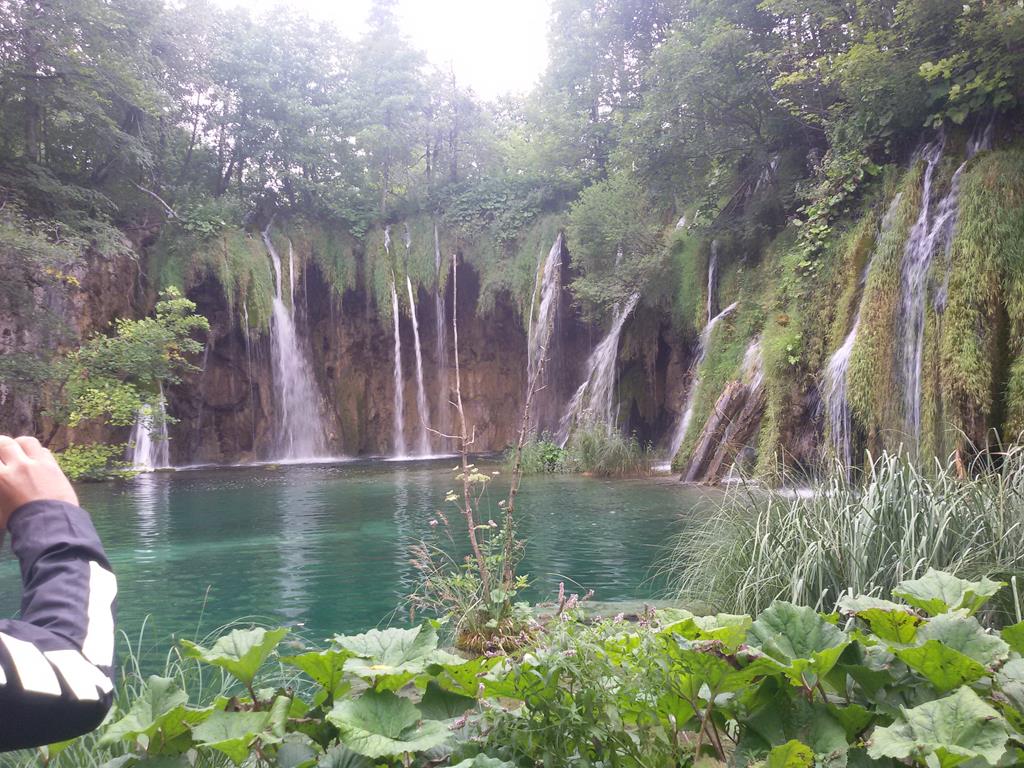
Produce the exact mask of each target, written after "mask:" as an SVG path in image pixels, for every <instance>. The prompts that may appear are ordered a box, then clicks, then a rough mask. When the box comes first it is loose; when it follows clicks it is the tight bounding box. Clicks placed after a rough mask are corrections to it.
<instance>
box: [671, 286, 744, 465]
mask: <svg viewBox="0 0 1024 768" xmlns="http://www.w3.org/2000/svg"><path fill="white" fill-rule="evenodd" d="M736 304H737V302H735V301H734V302H733V303H732V304H730V305H729V306H728V307H726V308H725V309H723V310H722V311H721V312H719V313H718V314H717V315H715V316H714V317H712V318H711V319H710V320H709V321H708V324H707V325H705V326H704V330H703V331H701V332H700V339H699V340H698V342H697V359H696V361H694V363H693V366H692V367H691V370H692V371H693V376H692V377H691V379H690V388H689V390H688V391H687V393H686V402H685V403H684V404H683V415H682V418H680V419H679V423H678V424H677V425H676V428H675V431H674V432H673V433H672V443H671V445H670V451H671V453H669V461H672V459H674V458H675V455H676V454H677V453H679V449H680V448H681V447H682V445H683V441H684V440H685V439H686V433H687V432H689V431H690V422H692V421H693V408H694V406H695V405H696V403H697V390H698V389H700V366H701V365H702V364H703V363H704V359H705V358H706V357H707V356H708V342H709V341H710V340H711V334H712V332H713V331H714V330H715V326H717V325H718V324H719V323H720V322H721V321H722V319H723V318H725V317H726V316H727V315H729V314H730V313H731V312H732V311H733V310H734V309H736Z"/></svg>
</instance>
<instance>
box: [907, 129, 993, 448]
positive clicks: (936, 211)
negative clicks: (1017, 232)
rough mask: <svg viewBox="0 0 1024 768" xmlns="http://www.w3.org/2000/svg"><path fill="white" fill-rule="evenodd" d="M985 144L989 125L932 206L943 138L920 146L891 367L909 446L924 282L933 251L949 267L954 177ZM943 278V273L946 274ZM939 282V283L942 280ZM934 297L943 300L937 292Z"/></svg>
mask: <svg viewBox="0 0 1024 768" xmlns="http://www.w3.org/2000/svg"><path fill="white" fill-rule="evenodd" d="M989 141H991V124H990V125H989V126H988V127H986V128H984V129H982V130H981V131H980V132H979V131H976V132H975V135H974V136H972V137H971V140H970V141H969V142H968V146H967V158H966V159H965V160H964V161H963V162H962V163H961V164H960V166H959V167H958V168H957V169H956V171H955V172H954V174H953V178H952V180H951V182H950V185H949V191H948V192H946V194H945V195H943V196H942V197H941V198H939V199H938V200H936V201H934V203H933V201H932V183H933V180H934V176H935V170H936V168H937V167H938V165H939V162H940V161H941V160H942V156H943V152H944V150H945V137H944V136H940V137H939V138H938V139H937V140H935V141H933V142H931V143H930V144H928V145H926V146H925V147H924V149H923V150H922V151H921V157H922V159H923V160H924V162H925V170H924V180H923V185H922V191H921V210H920V213H919V214H918V217H917V221H915V222H914V225H913V227H912V228H911V230H910V236H909V237H908V239H907V244H906V247H905V249H904V251H903V261H902V264H901V275H900V308H899V322H898V325H897V332H898V334H899V339H898V343H897V355H898V356H899V357H898V360H897V365H898V367H899V368H902V370H901V374H902V384H903V405H904V416H905V418H906V424H907V431H908V434H909V436H910V437H911V439H912V440H913V441H914V444H915V446H916V445H917V444H918V443H919V441H920V436H921V361H922V357H923V354H924V327H925V309H926V302H927V294H928V278H929V275H930V273H931V268H932V260H933V258H934V256H935V253H936V251H938V250H939V249H942V250H943V251H944V253H945V254H946V261H947V266H948V264H949V259H950V253H949V249H950V247H951V246H952V241H953V233H954V230H955V229H956V219H957V212H958V208H959V197H960V178H961V176H962V175H963V171H964V169H965V168H966V167H967V162H968V161H969V160H970V159H971V157H973V156H974V154H976V153H977V152H979V151H980V150H982V149H985V148H987V146H988V144H987V142H989ZM946 271H947V273H948V269H947V270H946ZM944 282H945V278H944ZM937 298H938V299H940V300H941V302H944V301H945V297H944V295H943V292H942V291H941V289H940V290H939V292H938V295H937Z"/></svg>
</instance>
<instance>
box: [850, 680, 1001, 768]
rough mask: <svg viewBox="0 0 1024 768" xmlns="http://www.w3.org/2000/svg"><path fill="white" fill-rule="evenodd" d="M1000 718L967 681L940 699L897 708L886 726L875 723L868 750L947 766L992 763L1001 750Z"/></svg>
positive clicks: (877, 754)
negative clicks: (977, 761) (881, 726)
mask: <svg viewBox="0 0 1024 768" xmlns="http://www.w3.org/2000/svg"><path fill="white" fill-rule="evenodd" d="M1006 740H1007V731H1006V722H1005V721H1004V720H1003V718H1002V717H1000V715H999V713H998V712H996V710H994V709H993V708H992V707H990V706H989V705H988V704H986V703H985V702H984V701H982V700H981V699H980V698H978V695H977V694H976V693H975V692H974V691H972V690H971V689H970V688H968V687H967V686H964V687H962V688H958V689H957V690H956V691H955V692H953V693H951V694H950V695H949V696H946V697H945V698H942V699H937V700H935V701H929V702H927V703H925V704H921V705H920V706H918V707H914V708H913V709H903V710H902V712H901V715H900V717H899V718H898V719H897V721H896V722H894V723H893V724H892V725H890V726H888V727H886V728H876V729H875V731H874V733H873V734H872V736H871V743H870V745H869V747H868V754H869V755H870V756H871V757H873V758H880V757H891V758H895V759H897V760H912V761H914V762H917V763H919V764H927V765H929V766H933V765H935V766H939V768H952V766H955V765H959V764H960V763H963V762H966V761H968V760H973V759H978V760H979V761H980V762H981V763H984V764H986V765H992V766H994V765H996V764H997V763H998V762H999V759H1000V758H1001V757H1002V756H1003V753H1004V752H1005V751H1006Z"/></svg>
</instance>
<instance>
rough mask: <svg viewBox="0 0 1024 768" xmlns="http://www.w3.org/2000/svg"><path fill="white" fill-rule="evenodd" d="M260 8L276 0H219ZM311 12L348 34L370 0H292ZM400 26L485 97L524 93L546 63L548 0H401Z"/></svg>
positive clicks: (358, 28)
mask: <svg viewBox="0 0 1024 768" xmlns="http://www.w3.org/2000/svg"><path fill="white" fill-rule="evenodd" d="M217 2H218V3H219V4H220V5H222V6H225V7H232V6H244V7H246V8H248V9H249V10H250V12H252V13H255V14H258V13H260V12H261V11H262V10H264V9H267V8H269V7H272V6H274V5H279V4H280V0H217ZM288 5H290V6H292V7H294V8H298V9H302V10H304V11H305V12H307V13H308V14H309V15H310V16H313V17H314V18H328V19H331V20H332V21H334V23H335V24H336V25H337V26H338V28H339V29H341V30H342V32H343V33H344V34H345V35H346V36H348V37H349V38H355V37H358V36H359V34H360V33H361V32H362V30H363V29H364V28H365V21H366V15H367V12H368V11H369V8H370V0H333V1H332V0H291V2H290V3H288ZM398 13H399V17H400V19H401V24H402V27H403V29H404V31H405V33H406V35H408V37H409V39H410V40H411V41H412V43H413V44H414V45H415V46H416V47H417V48H419V49H421V50H423V51H424V52H425V53H426V54H427V58H429V59H430V61H431V62H432V63H433V64H435V65H437V66H438V67H440V68H442V69H445V70H447V69H448V68H449V66H451V67H452V68H453V69H454V70H455V75H456V78H457V79H458V80H459V81H460V82H461V83H463V84H464V85H467V86H469V87H471V88H473V90H475V91H476V92H477V93H478V94H479V95H480V96H483V97H484V98H493V97H495V96H499V95H501V94H504V93H508V92H510V91H513V92H517V93H525V92H526V91H528V90H530V88H531V87H532V86H533V85H534V84H535V83H536V81H537V79H538V77H539V76H540V74H541V72H543V70H544V67H545V66H546V65H547V28H548V18H549V15H550V0H399V3H398Z"/></svg>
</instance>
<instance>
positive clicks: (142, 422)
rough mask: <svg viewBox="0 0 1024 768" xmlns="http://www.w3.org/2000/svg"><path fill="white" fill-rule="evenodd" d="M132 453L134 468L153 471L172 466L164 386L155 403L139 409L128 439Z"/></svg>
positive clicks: (131, 458)
mask: <svg viewBox="0 0 1024 768" xmlns="http://www.w3.org/2000/svg"><path fill="white" fill-rule="evenodd" d="M128 445H129V447H130V449H131V455H130V456H129V457H128V460H129V462H131V466H132V469H135V470H138V471H140V472H152V471H153V470H155V469H167V468H168V467H170V466H171V458H170V443H169V442H168V436H167V402H166V400H165V399H164V390H163V387H161V388H160V396H159V398H158V399H157V401H156V403H155V405H144V406H142V408H141V409H139V413H138V416H137V417H136V419H135V426H134V427H132V434H131V437H130V438H129V440H128Z"/></svg>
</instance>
